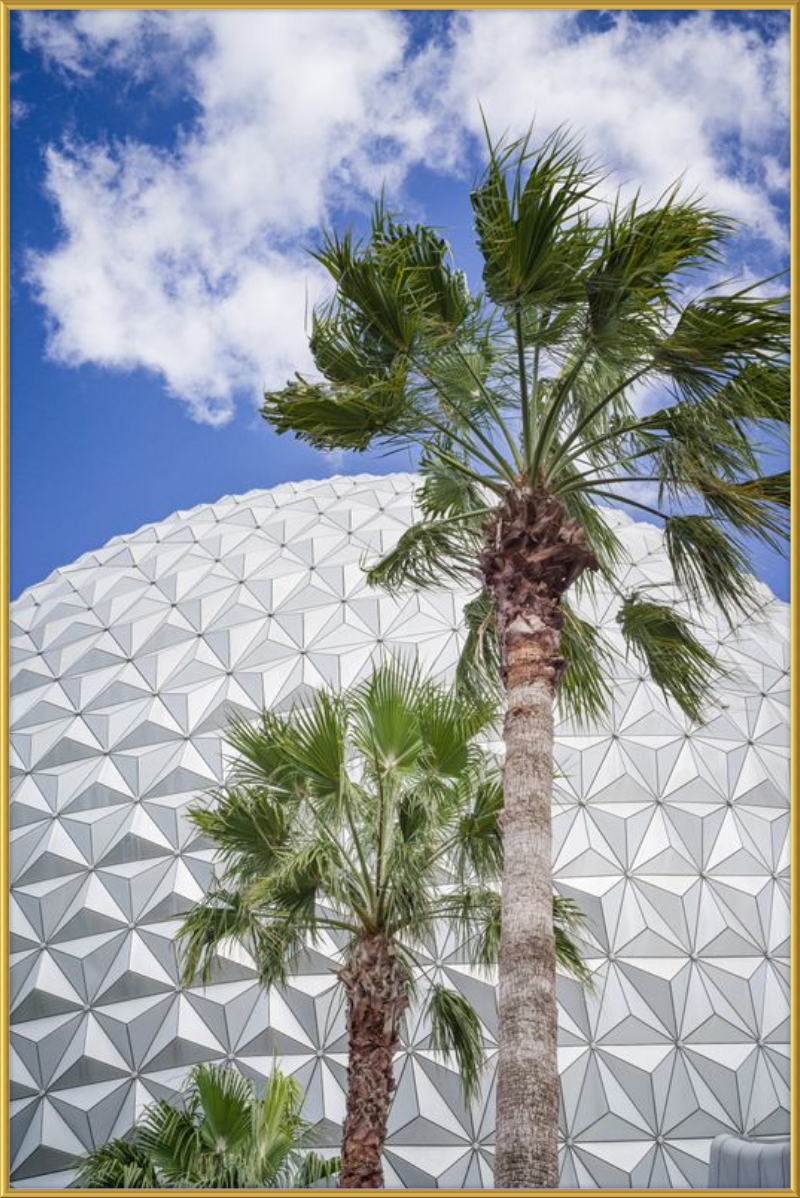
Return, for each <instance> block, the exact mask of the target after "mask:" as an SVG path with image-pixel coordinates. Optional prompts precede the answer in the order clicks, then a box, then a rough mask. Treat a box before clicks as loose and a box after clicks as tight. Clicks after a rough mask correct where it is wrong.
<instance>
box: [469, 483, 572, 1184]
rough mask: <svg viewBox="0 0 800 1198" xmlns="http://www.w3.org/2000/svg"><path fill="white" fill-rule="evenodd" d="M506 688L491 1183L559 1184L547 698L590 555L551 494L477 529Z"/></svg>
mask: <svg viewBox="0 0 800 1198" xmlns="http://www.w3.org/2000/svg"><path fill="white" fill-rule="evenodd" d="M484 538H485V539H484V550H483V554H482V557H481V567H482V570H483V575H484V579H485V582H486V585H487V586H488V587H489V588H490V590H491V592H492V594H493V596H494V601H495V614H496V617H497V629H498V638H499V642H500V648H501V654H502V662H503V676H504V682H505V687H506V715H505V723H504V739H505V762H504V767H503V793H504V800H503V814H502V827H503V844H504V858H505V863H504V869H503V888H502V916H501V918H502V923H501V933H500V953H499V961H498V965H499V985H498V1024H499V1027H498V1062H497V1099H496V1101H497V1144H496V1156H495V1185H496V1186H498V1187H499V1188H501V1189H534V1188H540V1187H541V1188H553V1187H555V1186H557V1185H558V1095H559V1089H558V1060H557V1037H558V1013H557V1006H556V968H555V966H556V959H555V938H554V934H553V883H552V849H551V803H552V789H553V700H554V695H555V688H556V686H557V684H558V680H559V678H560V676H561V674H562V672H563V669H564V662H563V659H562V657H561V653H560V642H561V627H562V622H563V617H562V613H561V610H560V606H559V602H560V599H561V596H562V594H563V593H564V591H565V590H566V589H567V588H568V587H569V586H571V584H572V583H573V582H574V581H575V579H576V578H577V577H578V575H579V574H580V573H581V572H582V571H583V570H585V569H594V568H595V567H596V562H595V560H594V557H593V555H592V553H591V551H590V549H589V548H588V546H587V545H586V542H585V538H584V534H583V530H582V529H581V528H580V527H579V526H578V525H577V524H576V523H575V522H574V521H573V520H570V519H569V518H568V517H567V515H566V513H565V511H564V509H563V507H562V506H561V504H560V503H559V502H558V500H555V499H553V498H551V497H549V496H547V495H546V494H543V493H541V492H538V493H537V492H535V491H533V490H529V489H521V490H519V491H515V492H510V493H509V494H508V495H507V496H506V498H505V501H504V502H503V504H501V505H500V507H499V508H498V510H497V511H496V512H495V514H494V515H493V517H492V518H491V520H490V521H489V522H488V523H487V525H486V526H485V528H484Z"/></svg>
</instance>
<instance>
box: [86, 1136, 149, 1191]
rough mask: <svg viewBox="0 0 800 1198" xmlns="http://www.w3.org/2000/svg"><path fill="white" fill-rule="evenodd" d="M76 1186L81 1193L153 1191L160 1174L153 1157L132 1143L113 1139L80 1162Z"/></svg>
mask: <svg viewBox="0 0 800 1198" xmlns="http://www.w3.org/2000/svg"><path fill="white" fill-rule="evenodd" d="M75 1185H76V1186H78V1188H79V1189H82V1190H122V1189H125V1190H154V1189H157V1188H158V1186H159V1180H158V1173H157V1171H156V1168H155V1165H154V1164H153V1162H152V1161H151V1160H150V1157H149V1156H148V1155H147V1153H146V1152H145V1151H144V1149H142V1148H140V1147H139V1145H138V1144H136V1143H131V1142H130V1141H129V1140H110V1141H109V1142H108V1143H107V1144H103V1145H102V1146H101V1147H100V1148H95V1149H94V1150H93V1151H92V1152H89V1153H87V1154H86V1156H83V1157H81V1158H80V1159H79V1161H78V1162H77V1173H76V1176H75Z"/></svg>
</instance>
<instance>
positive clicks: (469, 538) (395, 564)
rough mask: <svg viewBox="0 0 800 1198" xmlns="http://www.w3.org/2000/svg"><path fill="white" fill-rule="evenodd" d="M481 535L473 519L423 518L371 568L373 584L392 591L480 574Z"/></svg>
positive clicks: (368, 577)
mask: <svg viewBox="0 0 800 1198" xmlns="http://www.w3.org/2000/svg"><path fill="white" fill-rule="evenodd" d="M476 546H477V534H476V532H475V531H474V529H471V528H470V527H469V520H468V519H464V520H459V521H454V520H453V519H448V520H422V521H420V522H419V523H418V524H412V525H411V527H410V528H407V529H406V530H405V531H404V532H403V533H402V535H401V536H400V539H399V540H398V542H397V544H396V545H395V547H394V549H390V550H389V552H388V553H387V554H385V555H384V556H383V557H382V558H381V560H380V561H378V562H376V563H375V564H374V565H372V566H370V567H369V568H368V569H367V572H366V573H367V582H368V583H369V584H370V586H380V587H383V588H384V589H385V590H388V591H398V590H400V589H401V588H403V587H407V586H414V587H420V588H425V587H429V586H433V585H436V584H439V583H441V581H442V580H443V579H449V580H450V581H452V582H464V581H465V580H467V579H471V578H474V576H475V574H476V572H477V571H476V567H475V557H476Z"/></svg>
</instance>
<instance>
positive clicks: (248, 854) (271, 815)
mask: <svg viewBox="0 0 800 1198" xmlns="http://www.w3.org/2000/svg"><path fill="white" fill-rule="evenodd" d="M187 814H188V818H189V819H190V820H191V822H192V823H193V824H194V826H195V827H196V828H197V829H198V831H200V832H202V834H203V835H204V836H207V837H208V838H209V840H212V841H213V842H214V845H215V847H216V849H217V850H218V852H219V855H220V860H221V862H223V863H224V864H225V865H226V866H228V867H230V868H231V869H232V870H233V871H234V872H235V874H236V876H237V877H239V878H243V879H244V878H249V877H262V876H263V875H264V874H265V873H268V872H269V871H270V870H271V869H272V868H273V867H274V866H275V864H276V862H277V860H278V855H279V853H280V850H281V847H282V846H283V845H284V844H285V843H286V838H287V835H288V834H289V829H290V827H291V819H292V815H291V804H290V801H289V800H288V798H287V796H286V794H285V793H283V792H282V791H280V790H279V791H278V792H277V794H275V793H270V791H268V790H266V789H265V788H254V787H248V788H244V787H231V788H225V789H223V790H219V791H215V792H213V793H212V794H211V795H210V796H209V800H208V801H196V802H195V803H193V804H192V805H191V806H190V808H189V810H188V813H187Z"/></svg>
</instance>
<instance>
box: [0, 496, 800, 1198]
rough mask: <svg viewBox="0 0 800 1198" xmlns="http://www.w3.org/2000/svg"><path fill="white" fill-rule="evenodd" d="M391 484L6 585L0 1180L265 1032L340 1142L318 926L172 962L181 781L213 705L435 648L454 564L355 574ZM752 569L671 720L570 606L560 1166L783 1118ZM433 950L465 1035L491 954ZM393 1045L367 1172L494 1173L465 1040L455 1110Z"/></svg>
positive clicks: (565, 1178)
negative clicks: (744, 612) (8, 1034)
mask: <svg viewBox="0 0 800 1198" xmlns="http://www.w3.org/2000/svg"><path fill="white" fill-rule="evenodd" d="M414 486H415V479H414V476H412V475H406V474H399V475H388V476H383V477H372V476H367V475H361V476H356V477H351V478H331V479H328V480H325V481H320V482H305V483H299V484H296V485H295V484H286V485H283V486H279V487H275V488H273V489H272V490H268V491H253V492H250V493H248V494H246V495H241V496H236V497H229V498H225V499H222V500H220V501H219V502H218V503H215V504H210V505H201V506H199V507H196V508H193V509H192V510H191V511H187V512H177V513H175V514H174V515H172V516H170V517H169V518H168V519H166V520H163V521H160V522H158V523H156V524H149V525H146V526H144V527H142V528H141V529H139V530H138V531H137V532H134V533H132V534H131V535H128V536H120V537H116V538H114V540H112V541H110V542H109V543H108V544H107V545H106V546H104V547H103V548H102V549H99V550H98V551H96V552H94V553H87V554H84V555H83V556H82V557H81V558H79V559H78V560H77V561H76V562H74V563H73V564H72V565H70V566H66V567H64V568H63V569H60V570H57V571H55V572H54V573H53V574H52V575H51V576H50V577H49V578H48V579H47V580H46V581H44V582H42V583H41V584H40V585H38V586H35V587H32V588H31V589H29V590H28V591H26V592H25V594H24V595H23V596H22V597H21V598H20V599H19V600H18V601H17V602H16V603H14V604H13V605H12V610H11V651H12V659H11V662H12V664H11V689H12V696H13V699H12V713H11V740H12V750H11V766H12V791H11V793H12V803H11V822H12V845H11V851H12V882H13V897H12V905H11V915H12V983H11V1000H12V1064H11V1070H12V1079H13V1080H12V1154H13V1161H12V1169H13V1177H14V1181H15V1183H16V1184H17V1185H20V1184H25V1185H31V1186H62V1185H64V1184H66V1183H67V1182H68V1181H69V1178H70V1165H71V1162H72V1160H73V1159H74V1157H75V1156H76V1155H77V1154H80V1153H81V1152H83V1151H84V1150H85V1149H86V1148H87V1147H90V1146H92V1145H96V1144H99V1143H102V1142H103V1141H104V1140H106V1139H107V1138H109V1137H111V1136H114V1135H120V1134H124V1132H125V1131H127V1130H128V1129H129V1127H130V1126H131V1124H132V1123H133V1120H134V1116H135V1113H136V1110H137V1109H138V1108H141V1106H143V1105H144V1104H146V1103H147V1102H148V1101H151V1099H152V1098H153V1097H154V1096H159V1095H170V1094H173V1093H174V1092H175V1091H176V1090H177V1089H178V1088H179V1087H180V1084H181V1081H182V1079H183V1077H184V1076H185V1073H186V1071H187V1070H188V1068H189V1067H190V1066H191V1064H192V1063H194V1062H196V1061H199V1060H207V1059H218V1060H226V1059H227V1060H232V1061H236V1062H237V1063H238V1065H239V1067H240V1068H241V1069H242V1070H243V1071H244V1072H246V1073H248V1074H249V1075H250V1076H251V1077H253V1078H256V1079H258V1078H262V1079H263V1077H264V1076H265V1075H266V1073H267V1072H268V1071H269V1069H270V1067H271V1063H272V1061H273V1058H274V1055H275V1054H278V1055H279V1056H280V1057H281V1058H282V1059H283V1063H284V1067H285V1068H286V1069H288V1070H290V1071H292V1072H293V1073H295V1075H296V1076H297V1077H298V1079H299V1080H300V1082H301V1083H302V1085H303V1086H304V1088H305V1090H306V1095H307V1098H306V1103H307V1105H306V1112H307V1114H308V1116H309V1117H310V1118H311V1119H312V1120H314V1121H315V1122H317V1123H318V1124H319V1125H320V1136H321V1138H322V1140H323V1142H324V1143H328V1144H331V1145H333V1144H335V1143H337V1140H338V1136H339V1125H340V1122H341V1119H342V1116H343V1112H344V1089H343V1087H344V1085H345V1079H346V1053H345V1048H346V1045H345V1040H344V1020H343V1013H342V1010H341V1004H340V1002H339V998H338V995H337V994H336V991H335V987H334V978H333V976H332V973H331V969H332V968H335V956H336V951H337V945H336V944H335V943H333V942H332V941H331V942H321V943H320V944H319V945H317V946H316V948H314V949H310V950H309V951H308V953H307V954H306V956H305V958H304V960H303V963H302V969H301V971H300V973H299V974H298V975H297V976H296V977H294V978H292V980H291V983H290V985H288V986H287V987H285V988H283V989H281V990H273V991H271V992H270V993H269V995H265V994H263V993H262V992H261V990H260V989H259V987H258V985H257V983H256V981H255V978H254V974H253V971H252V969H250V968H249V966H248V962H247V960H246V959H245V958H231V959H226V961H225V962H224V963H223V966H222V972H221V974H220V979H219V980H218V981H217V982H215V984H214V985H212V986H210V987H208V988H207V989H205V990H203V989H201V988H197V989H190V990H186V991H182V990H181V989H180V987H179V986H178V982H177V971H176V965H175V959H174V953H173V935H174V931H175V927H176V919H177V917H178V916H179V915H180V913H181V912H182V911H184V910H186V909H187V907H189V906H190V905H191V904H192V903H193V902H195V901H196V900H197V899H198V898H199V896H200V895H201V894H202V892H203V890H204V888H205V886H206V885H207V884H208V881H209V878H210V875H211V871H212V868H213V867H212V853H211V851H210V849H209V846H208V845H207V844H205V843H204V842H203V841H202V840H201V839H199V838H198V837H197V836H196V835H195V834H194V833H193V831H192V830H191V829H190V828H189V827H188V826H187V824H186V822H185V820H184V819H183V816H182V812H183V809H184V807H185V805H186V804H187V803H188V802H189V801H190V800H191V799H192V798H194V797H195V796H196V795H197V794H198V793H199V792H202V791H204V790H205V789H207V788H208V787H210V786H212V785H213V784H214V783H216V782H217V781H218V780H219V779H220V777H221V775H222V769H223V747H222V741H221V738H222V733H223V730H224V726H225V723H226V721H227V719H228V717H229V715H230V714H231V712H233V711H239V712H245V713H253V712H255V711H256V710H258V708H259V707H261V706H262V705H263V704H269V705H272V706H275V707H277V708H279V709H286V708H288V707H289V706H291V704H293V703H295V702H300V701H302V700H303V699H304V697H305V696H306V695H307V694H308V693H309V691H310V689H312V688H314V687H319V686H323V685H330V686H334V687H344V686H348V685H350V684H352V683H353V682H354V681H356V680H357V679H359V678H360V677H361V676H362V675H363V674H364V673H365V672H368V671H369V670H370V669H371V668H372V664H373V662H374V660H375V659H376V657H377V656H379V655H381V654H382V653H385V652H389V653H400V654H404V655H418V656H419V658H420V660H421V662H422V663H423V664H424V665H425V667H426V668H428V669H429V670H430V671H432V672H433V673H435V674H440V675H443V676H448V675H451V674H452V671H453V669H454V666H455V663H456V660H457V657H458V652H459V644H460V638H461V624H462V622H461V610H462V607H463V603H464V601H465V599H466V598H468V595H467V594H466V593H464V592H460V591H458V590H455V589H453V588H448V587H442V588H441V589H439V590H433V591H427V592H422V593H418V592H416V591H413V590H409V591H408V592H407V593H405V594H403V595H402V596H400V597H390V596H387V595H385V594H383V593H381V592H378V591H375V590H370V589H369V588H367V587H366V585H365V582H364V577H363V570H362V566H361V562H362V559H363V558H364V556H365V555H367V556H369V555H374V554H376V553H379V552H381V551H385V550H386V549H388V548H389V547H390V546H391V545H392V544H393V543H394V541H395V540H396V539H397V537H398V536H399V535H400V533H401V532H402V530H403V529H404V528H406V527H407V526H408V524H409V523H410V522H411V520H412V517H413V515H414ZM609 519H611V520H613V521H614V523H615V525H616V526H617V528H618V532H619V536H620V537H621V540H622V542H623V544H624V546H625V547H626V549H627V551H628V554H629V556H630V565H629V567H628V568H629V571H630V581H631V582H632V583H633V584H634V585H640V586H642V587H645V586H648V585H651V586H652V585H658V587H659V591H658V592H657V593H658V595H659V597H661V598H663V597H664V596H665V595H666V596H667V597H669V596H670V594H671V593H672V592H671V590H670V571H669V566H668V562H667V558H666V555H665V553H664V549H663V542H662V534H661V532H660V531H659V529H657V528H655V527H654V526H652V525H647V524H638V523H634V522H632V521H630V520H629V519H627V518H626V517H624V516H622V515H620V514H619V513H611V514H609ZM759 593H760V597H761V603H762V608H761V611H760V612H759V614H758V616H757V617H755V618H753V619H750V620H748V621H746V622H744V623H743V624H742V625H741V626H740V627H738V628H736V629H734V630H731V629H730V628H729V627H728V626H727V624H726V623H725V621H724V620H723V619H722V618H721V617H719V616H718V615H717V613H715V612H714V610H713V609H711V608H709V609H708V610H706V611H705V612H704V613H703V621H704V623H703V629H702V636H703V638H704V639H705V640H706V641H707V642H708V643H709V644H712V645H714V646H715V647H717V646H720V647H721V648H720V651H721V653H722V656H723V658H724V660H725V662H726V664H727V666H728V671H729V672H728V674H727V676H726V677H725V678H724V679H723V681H722V682H721V684H720V687H719V696H720V705H719V707H718V708H717V709H715V710H713V711H711V712H709V718H708V721H707V722H706V723H705V724H704V725H702V726H700V727H697V726H694V727H693V726H690V724H689V723H688V722H687V721H686V719H685V718H684V717H683V716H682V715H681V714H680V713H679V712H677V711H676V710H675V709H674V708H673V707H671V706H670V704H669V703H667V702H666V701H665V700H664V698H663V696H662V695H661V694H660V692H659V691H658V689H657V688H656V687H654V686H653V685H652V683H650V682H649V681H647V680H646V679H645V678H643V677H642V671H641V670H640V667H639V665H638V663H637V662H636V661H635V660H632V659H631V660H625V658H624V651H623V650H622V648H621V641H620V640H619V636H618V629H617V626H616V622H615V610H616V607H615V601H614V600H613V597H612V596H611V595H610V594H607V593H606V592H604V590H603V588H602V586H600V585H598V588H597V592H596V599H595V601H594V608H592V607H591V605H590V606H589V607H588V608H586V610H587V611H590V610H593V611H594V616H595V618H596V619H598V620H599V621H600V622H601V623H602V624H603V626H604V630H605V631H606V633H607V634H608V636H609V637H610V638H611V639H612V640H613V641H614V642H615V643H616V644H617V646H618V647H619V648H620V652H621V656H620V659H619V663H618V669H617V672H616V677H615V680H614V686H613V694H614V704H613V710H612V712H611V714H610V716H609V719H608V721H607V722H605V723H604V724H602V725H598V726H594V727H591V728H589V729H580V728H576V727H574V726H572V725H571V724H570V723H569V722H567V721H563V720H562V721H561V723H560V724H559V726H558V735H557V758H558V767H559V771H560V774H559V779H558V782H557V795H556V804H555V808H554V871H555V878H556V885H557V886H558V888H559V890H560V891H562V892H563V893H565V894H569V895H571V896H573V897H574V898H575V899H576V900H577V901H578V902H579V903H580V904H581V906H582V908H583V909H584V911H585V913H586V915H587V920H588V922H587V932H586V952H587V956H588V958H589V961H590V964H591V966H592V969H593V972H594V978H595V990H594V993H592V994H588V995H587V994H584V993H582V992H581V991H580V989H579V988H578V986H577V985H576V984H575V983H574V982H571V981H569V980H567V979H562V980H561V982H560V992H559V997H560V1003H561V1055H560V1066H561V1071H562V1092H563V1103H562V1131H563V1134H564V1137H565V1145H564V1151H563V1158H562V1184H563V1185H567V1186H602V1187H615V1188H619V1187H627V1186H634V1187H642V1186H664V1187H670V1186H675V1187H682V1186H698V1185H701V1186H702V1185H705V1184H706V1162H707V1159H708V1148H709V1143H710V1139H711V1138H712V1137H713V1136H714V1135H716V1134H717V1133H718V1132H719V1131H723V1130H733V1131H739V1132H741V1131H744V1132H749V1133H756V1134H767V1133H772V1132H783V1131H786V1130H787V1129H788V1040H789V1022H788V1016H789V1004H788V951H789V950H788V935H789V909H788V841H787V834H788V820H789V781H788V741H789V724H788V711H789V709H788V700H789V694H788V689H789V680H788V666H789V640H788V618H787V609H786V605H785V604H782V603H780V602H779V601H777V600H776V599H775V598H774V597H773V596H772V595H771V594H770V593H769V591H767V589H766V588H763V587H762V588H761V589H760V592H759ZM582 602H583V603H584V606H585V604H586V601H585V600H584V601H582ZM431 970H432V972H433V973H434V974H437V975H439V976H441V977H443V978H445V979H446V980H447V981H448V982H449V984H451V985H453V986H455V987H457V988H462V989H463V990H464V991H465V992H468V993H469V995H470V998H471V999H472V1000H473V1001H474V1002H475V1004H476V1005H477V1007H478V1009H479V1011H480V1013H481V1016H482V1019H483V1021H484V1024H485V1034H486V1039H487V1043H488V1045H489V1047H490V1050H491V1046H492V1045H493V1035H494V1032H495V1022H494V1007H493V998H494V996H493V987H492V979H491V977H489V976H488V975H484V974H481V973H480V972H479V971H476V970H475V969H473V968H471V967H469V966H466V965H465V964H464V963H463V961H462V960H461V954H460V953H459V946H458V945H457V944H455V943H451V942H444V943H441V944H439V945H436V946H431ZM397 1075H398V1089H397V1093H396V1097H395V1101H394V1105H393V1109H392V1114H391V1122H390V1127H389V1138H388V1144H387V1151H386V1178H387V1185H388V1186H413V1187H427V1186H448V1187H454V1188H459V1187H465V1188H471V1187H481V1186H489V1185H491V1183H492V1172H491V1164H492V1144H493V1094H492V1077H491V1069H489V1070H488V1071H487V1075H486V1081H485V1086H484V1092H483V1094H482V1095H481V1097H480V1098H479V1099H478V1100H476V1102H475V1103H474V1104H473V1106H472V1108H471V1109H466V1108H465V1107H464V1105H463V1101H462V1098H461V1095H460V1090H459V1086H458V1080H457V1077H456V1075H455V1074H454V1073H453V1072H452V1070H451V1069H449V1068H448V1067H447V1066H446V1064H445V1063H444V1062H443V1061H442V1059H441V1057H440V1056H439V1055H438V1054H436V1053H434V1052H432V1051H431V1050H430V1048H429V1041H428V1029H427V1028H426V1027H425V1026H424V1025H423V1024H422V1023H420V1022H419V1020H418V1019H416V1017H414V1016H412V1018H411V1019H410V1020H409V1026H408V1031H407V1037H406V1048H405V1051H404V1053H403V1054H402V1055H401V1058H400V1059H399V1060H398V1062H397Z"/></svg>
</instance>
